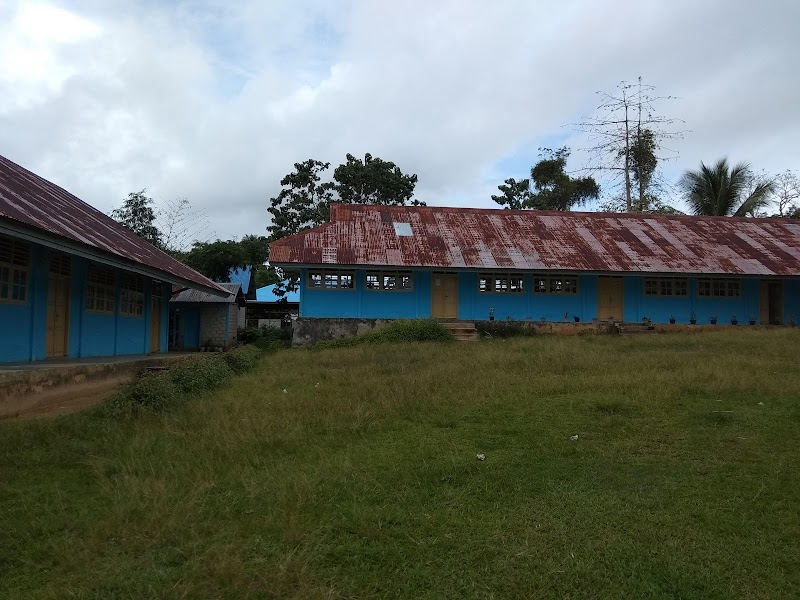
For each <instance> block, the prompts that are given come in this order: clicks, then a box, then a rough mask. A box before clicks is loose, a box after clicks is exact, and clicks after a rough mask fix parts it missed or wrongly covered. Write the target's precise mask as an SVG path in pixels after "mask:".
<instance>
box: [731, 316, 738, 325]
mask: <svg viewBox="0 0 800 600" xmlns="http://www.w3.org/2000/svg"><path fill="white" fill-rule="evenodd" d="M738 324H739V319H737V318H736V315H731V325H738Z"/></svg>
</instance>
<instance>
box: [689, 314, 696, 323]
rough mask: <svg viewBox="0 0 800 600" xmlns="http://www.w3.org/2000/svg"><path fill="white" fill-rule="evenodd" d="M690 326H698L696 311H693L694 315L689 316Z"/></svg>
mask: <svg viewBox="0 0 800 600" xmlns="http://www.w3.org/2000/svg"><path fill="white" fill-rule="evenodd" d="M689 324H690V325H697V315H696V314H694V311H692V314H691V315H689Z"/></svg>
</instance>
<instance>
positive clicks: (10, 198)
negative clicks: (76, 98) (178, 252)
mask: <svg viewBox="0 0 800 600" xmlns="http://www.w3.org/2000/svg"><path fill="white" fill-rule="evenodd" d="M173 284H175V285H178V286H181V287H182V288H191V289H197V290H202V291H205V292H208V293H210V294H216V295H224V296H225V297H227V296H228V295H229V294H228V292H227V291H226V290H224V289H222V288H220V287H219V286H218V285H217V284H216V283H214V282H213V281H211V280H209V279H207V278H206V277H204V276H203V275H201V274H199V273H197V272H196V271H194V270H193V269H191V268H189V267H187V266H186V265H184V264H182V263H180V262H179V261H177V260H175V259H174V258H172V257H171V256H169V255H168V254H166V253H165V252H162V251H161V250H159V249H158V248H156V247H154V246H153V245H151V244H149V243H148V242H146V241H144V240H143V239H142V238H140V237H139V236H137V235H135V234H134V233H132V232H131V231H130V230H128V229H127V228H125V227H123V226H122V225H120V224H118V223H117V222H116V221H114V220H113V219H111V218H110V217H108V216H107V215H105V214H103V213H102V212H100V211H98V210H96V209H94V208H92V207H91V206H89V205H88V204H86V203H85V202H83V201H81V200H80V199H78V198H77V197H75V196H73V195H72V194H70V193H69V192H67V191H66V190H64V189H62V188H60V187H58V186H57V185H55V184H53V183H51V182H49V181H47V180H46V179H43V178H42V177H39V176H38V175H36V174H34V173H32V172H30V171H28V170H26V169H24V168H22V167H21V166H19V165H17V164H15V163H13V162H12V161H10V160H8V159H6V158H4V157H2V156H0V363H16V362H30V361H40V360H45V359H63V358H82V357H103V356H117V355H136V354H141V355H144V354H150V353H158V352H166V351H167V331H168V318H169V300H170V295H171V291H172V286H173Z"/></svg>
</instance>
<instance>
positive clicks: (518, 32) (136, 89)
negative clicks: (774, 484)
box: [0, 0, 800, 238]
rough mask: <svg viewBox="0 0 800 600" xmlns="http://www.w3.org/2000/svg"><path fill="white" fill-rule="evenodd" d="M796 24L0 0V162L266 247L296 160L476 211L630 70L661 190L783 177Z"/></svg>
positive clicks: (589, 8)
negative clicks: (673, 125)
mask: <svg viewBox="0 0 800 600" xmlns="http://www.w3.org/2000/svg"><path fill="white" fill-rule="evenodd" d="M798 23H800V2H798V0H761V1H760V2H753V1H752V0H749V1H744V0H663V1H662V0H630V1H628V0H580V1H578V0H575V1H569V0H557V1H545V0H537V1H528V0H515V1H511V0H508V1H503V0H492V1H491V2H487V1H486V0H451V1H446V0H404V1H403V2H397V1H394V2H389V1H388V0H386V1H383V0H371V1H357V0H356V1H352V2H351V1H345V0H341V1H339V0H289V1H286V2H278V1H277V0H274V1H272V0H237V1H235V2H234V1H231V0H197V1H192V2H188V1H187V2H181V1H173V2H167V1H166V0H163V1H162V0H139V1H133V0H55V1H52V2H48V1H43V2H38V1H36V2H29V1H27V0H0V154H2V155H4V156H6V157H7V158H9V159H11V160H13V161H15V162H17V163H19V164H21V165H23V166H25V167H26V168H28V169H31V170H33V171H34V172H36V173H38V174H40V175H42V176H44V177H46V178H47V179H49V180H51V181H53V182H55V183H57V184H59V185H61V186H63V187H65V188H66V189H68V190H69V191H71V192H72V193H74V194H75V195H77V196H78V197H80V198H82V199H83V200H85V201H87V202H89V203H90V204H92V205H94V206H96V207H97V208H99V209H101V210H103V211H106V212H108V211H110V210H111V209H112V208H114V207H115V206H118V205H119V204H120V203H121V201H122V199H123V198H124V197H125V196H126V195H127V193H128V192H131V191H135V190H139V189H141V188H147V190H148V195H150V196H152V197H153V198H155V199H156V200H157V201H158V202H161V201H163V200H168V199H173V198H176V197H186V198H188V199H189V200H190V201H191V202H192V204H194V205H195V206H196V207H200V208H202V209H204V210H205V211H206V212H207V214H208V217H209V219H210V221H211V223H212V227H213V230H214V232H215V233H216V235H217V236H220V237H223V238H225V237H230V236H237V237H238V236H241V235H244V234H248V233H256V234H261V233H264V228H265V227H266V225H267V223H268V221H267V213H266V207H267V204H268V199H269V198H270V197H271V196H274V195H275V194H276V193H277V192H278V190H279V181H280V179H281V177H282V176H283V175H285V174H286V173H288V172H289V171H291V170H292V165H293V163H295V162H298V161H301V160H305V159H307V158H316V159H319V160H323V161H329V162H331V163H332V165H334V166H335V165H337V164H339V163H341V162H343V161H344V158H345V154H346V153H347V152H350V153H352V154H355V155H357V156H362V157H363V155H364V153H366V152H369V153H371V154H373V156H379V157H381V158H383V159H385V160H392V161H394V162H395V163H397V165H398V166H399V167H400V168H401V169H402V170H403V171H404V172H407V173H417V174H418V176H419V183H418V185H417V194H416V195H417V197H418V198H420V199H421V200H424V201H426V202H427V203H428V204H439V205H453V206H482V207H491V206H496V205H494V204H493V202H492V200H491V198H490V196H491V194H492V193H495V192H496V186H497V184H499V183H501V182H502V181H503V180H504V179H505V178H507V177H517V178H520V177H525V176H526V175H527V174H528V172H529V169H530V166H531V165H532V164H534V163H535V162H536V161H537V155H538V150H537V149H538V148H539V147H540V146H548V147H557V146H560V145H564V144H567V145H569V146H571V147H572V148H573V149H577V148H581V147H583V146H585V140H581V139H580V138H579V137H578V136H576V135H575V134H574V132H573V131H572V130H571V129H570V128H569V127H567V126H566V125H567V124H569V123H572V122H575V121H578V120H580V119H581V118H583V117H586V116H590V115H591V114H592V113H593V112H594V108H595V107H596V105H597V103H598V96H597V94H596V92H597V91H598V90H604V91H607V92H614V91H615V87H616V86H617V85H618V83H619V82H620V81H622V80H626V81H631V82H633V81H635V80H636V78H637V76H639V75H641V76H643V78H644V80H645V82H646V83H649V84H652V85H654V86H656V93H657V94H658V95H670V96H676V97H678V98H679V99H677V100H671V101H669V102H666V101H665V102H663V103H661V104H660V105H658V106H657V108H658V109H659V111H660V112H661V113H662V114H664V115H667V116H670V117H675V118H679V119H682V120H683V121H684V122H685V124H682V125H680V128H682V129H686V130H689V131H687V133H686V134H685V135H684V137H683V139H682V140H676V141H673V142H671V144H670V146H671V147H673V148H674V149H675V150H677V151H679V156H678V158H677V159H676V160H675V161H673V162H672V163H670V164H669V166H668V170H667V174H668V176H669V177H672V178H673V179H676V178H677V176H678V175H679V174H680V172H681V171H682V170H684V169H686V168H696V167H697V166H698V165H699V163H700V161H701V160H703V161H705V162H707V163H708V162H712V161H715V160H716V159H718V158H720V157H723V156H728V157H729V159H730V160H731V161H748V162H750V163H751V164H752V165H753V166H754V167H755V168H756V169H758V170H760V169H764V170H766V171H768V172H779V171H783V170H785V169H793V170H798V169H800V143H799V142H800V75H799V74H798V62H800V60H799V59H800V36H798V34H797V26H798ZM584 159H585V157H584V156H583V155H582V153H581V152H579V151H574V152H573V157H572V158H571V159H570V163H569V165H568V166H569V168H570V169H573V168H578V167H580V166H581V164H582V162H583V161H584Z"/></svg>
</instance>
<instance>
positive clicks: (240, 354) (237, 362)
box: [222, 346, 261, 375]
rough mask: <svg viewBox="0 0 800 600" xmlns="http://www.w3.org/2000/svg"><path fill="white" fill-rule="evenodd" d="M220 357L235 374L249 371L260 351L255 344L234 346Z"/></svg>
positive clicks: (255, 363)
mask: <svg viewBox="0 0 800 600" xmlns="http://www.w3.org/2000/svg"><path fill="white" fill-rule="evenodd" d="M222 358H223V359H224V360H225V362H226V363H227V364H228V366H229V367H230V369H231V371H233V372H234V373H236V374H237V375H241V374H242V373H247V372H248V371H251V370H252V369H253V368H255V366H256V365H257V364H258V360H259V358H261V351H260V350H259V348H258V347H256V346H242V347H240V348H234V349H233V350H231V351H230V352H226V353H225V354H223V355H222Z"/></svg>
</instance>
